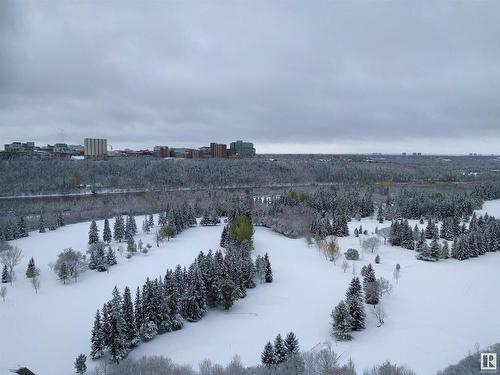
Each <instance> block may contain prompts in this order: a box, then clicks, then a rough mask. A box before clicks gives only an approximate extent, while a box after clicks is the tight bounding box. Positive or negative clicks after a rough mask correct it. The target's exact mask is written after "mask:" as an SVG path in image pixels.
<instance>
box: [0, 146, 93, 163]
mask: <svg viewBox="0 0 500 375" xmlns="http://www.w3.org/2000/svg"><path fill="white" fill-rule="evenodd" d="M83 154H84V148H83V146H81V145H68V144H66V143H55V144H53V145H47V146H36V145H35V142H12V143H9V144H6V145H5V147H4V151H0V158H1V159H11V158H26V159H40V160H44V159H70V158H71V157H74V156H83Z"/></svg>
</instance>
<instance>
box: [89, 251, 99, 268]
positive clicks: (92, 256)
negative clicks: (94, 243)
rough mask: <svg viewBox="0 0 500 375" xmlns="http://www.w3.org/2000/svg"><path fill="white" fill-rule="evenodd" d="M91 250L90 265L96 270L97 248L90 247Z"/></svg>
mask: <svg viewBox="0 0 500 375" xmlns="http://www.w3.org/2000/svg"><path fill="white" fill-rule="evenodd" d="M89 252H90V257H89V263H88V267H89V270H95V269H96V268H97V259H96V257H95V253H96V252H95V249H94V248H93V247H91V248H90V249H89Z"/></svg>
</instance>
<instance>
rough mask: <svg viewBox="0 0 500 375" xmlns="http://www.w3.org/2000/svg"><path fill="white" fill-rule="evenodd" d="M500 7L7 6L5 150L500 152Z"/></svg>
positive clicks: (0, 44)
mask: <svg viewBox="0 0 500 375" xmlns="http://www.w3.org/2000/svg"><path fill="white" fill-rule="evenodd" d="M499 12H500V5H499V3H498V2H497V1H494V0H492V1H481V2H468V1H467V2H466V1H462V2H461V1H456V2H440V3H437V4H436V3H435V2H424V1H419V2H417V1H415V2H401V1H394V2H390V1H387V2H368V1H367V2H364V1H359V2H327V1H317V2H312V3H306V2H292V1H285V2H280V1H277V2H267V1H254V2H235V1H234V2H231V1H221V2H194V1H193V2H191V1H187V2H148V3H143V2H141V3H139V2H118V1H116V2H115V1H111V2H90V1H89V2H51V3H50V6H49V4H48V3H43V2H42V3H40V2H35V1H9V0H7V1H2V2H1V3H0V17H1V18H0V57H1V58H0V140H2V141H4V142H10V141H12V140H14V139H34V140H35V141H38V142H54V141H58V140H63V141H68V142H81V141H82V139H83V137H86V136H105V137H107V138H108V139H109V140H110V143H111V144H115V145H117V147H118V146H120V147H123V146H126V145H131V146H136V147H152V146H153V145H154V144H157V143H162V144H172V145H181V144H186V145H201V144H204V143H206V142H209V141H211V140H218V141H224V142H228V141H231V140H233V139H240V138H244V139H249V140H253V141H254V142H255V143H256V145H257V148H258V145H259V142H260V143H262V144H263V145H265V146H264V147H263V150H265V151H268V150H272V149H273V147H276V149H277V150H280V151H282V152H285V151H286V150H287V145H288V146H290V150H293V151H302V152H308V151H310V150H314V149H315V148H314V147H316V149H318V150H319V149H321V151H322V152H328V150H329V148H328V147H329V146H328V145H331V150H330V151H331V152H337V150H339V149H341V150H343V152H366V151H386V152H392V151H397V152H399V151H403V150H405V149H404V148H405V147H408V145H411V146H413V147H415V148H420V149H422V150H423V151H424V152H444V151H443V150H446V152H468V151H469V149H470V151H481V152H498V148H499V147H498V146H499V142H498V139H499V138H498V137H499V136H500V106H499V105H498V103H499V102H500V43H499V42H498V41H499V40H500V23H498V20H497V15H498V14H499ZM61 137H63V138H65V139H60V138H61ZM444 143H446V146H443V147H440V146H439V145H440V144H444ZM453 144H455V145H456V146H453ZM297 145H299V146H297ZM370 147H371V149H370ZM464 147H465V148H467V149H463V148H464ZM479 147H480V149H479V150H478V148H479ZM408 151H409V150H408Z"/></svg>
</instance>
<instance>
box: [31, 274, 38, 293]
mask: <svg viewBox="0 0 500 375" xmlns="http://www.w3.org/2000/svg"><path fill="white" fill-rule="evenodd" d="M31 286H32V287H33V289H35V293H36V294H38V290H39V289H40V278H39V277H38V276H35V277H32V278H31Z"/></svg>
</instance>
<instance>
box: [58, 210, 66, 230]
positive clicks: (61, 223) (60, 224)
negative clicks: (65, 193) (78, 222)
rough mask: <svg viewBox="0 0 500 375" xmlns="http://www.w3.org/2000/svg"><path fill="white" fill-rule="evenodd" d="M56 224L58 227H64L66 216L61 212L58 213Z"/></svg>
mask: <svg viewBox="0 0 500 375" xmlns="http://www.w3.org/2000/svg"><path fill="white" fill-rule="evenodd" d="M56 225H57V226H58V227H64V225H65V224H64V216H63V214H62V213H61V212H58V213H57V219H56Z"/></svg>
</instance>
